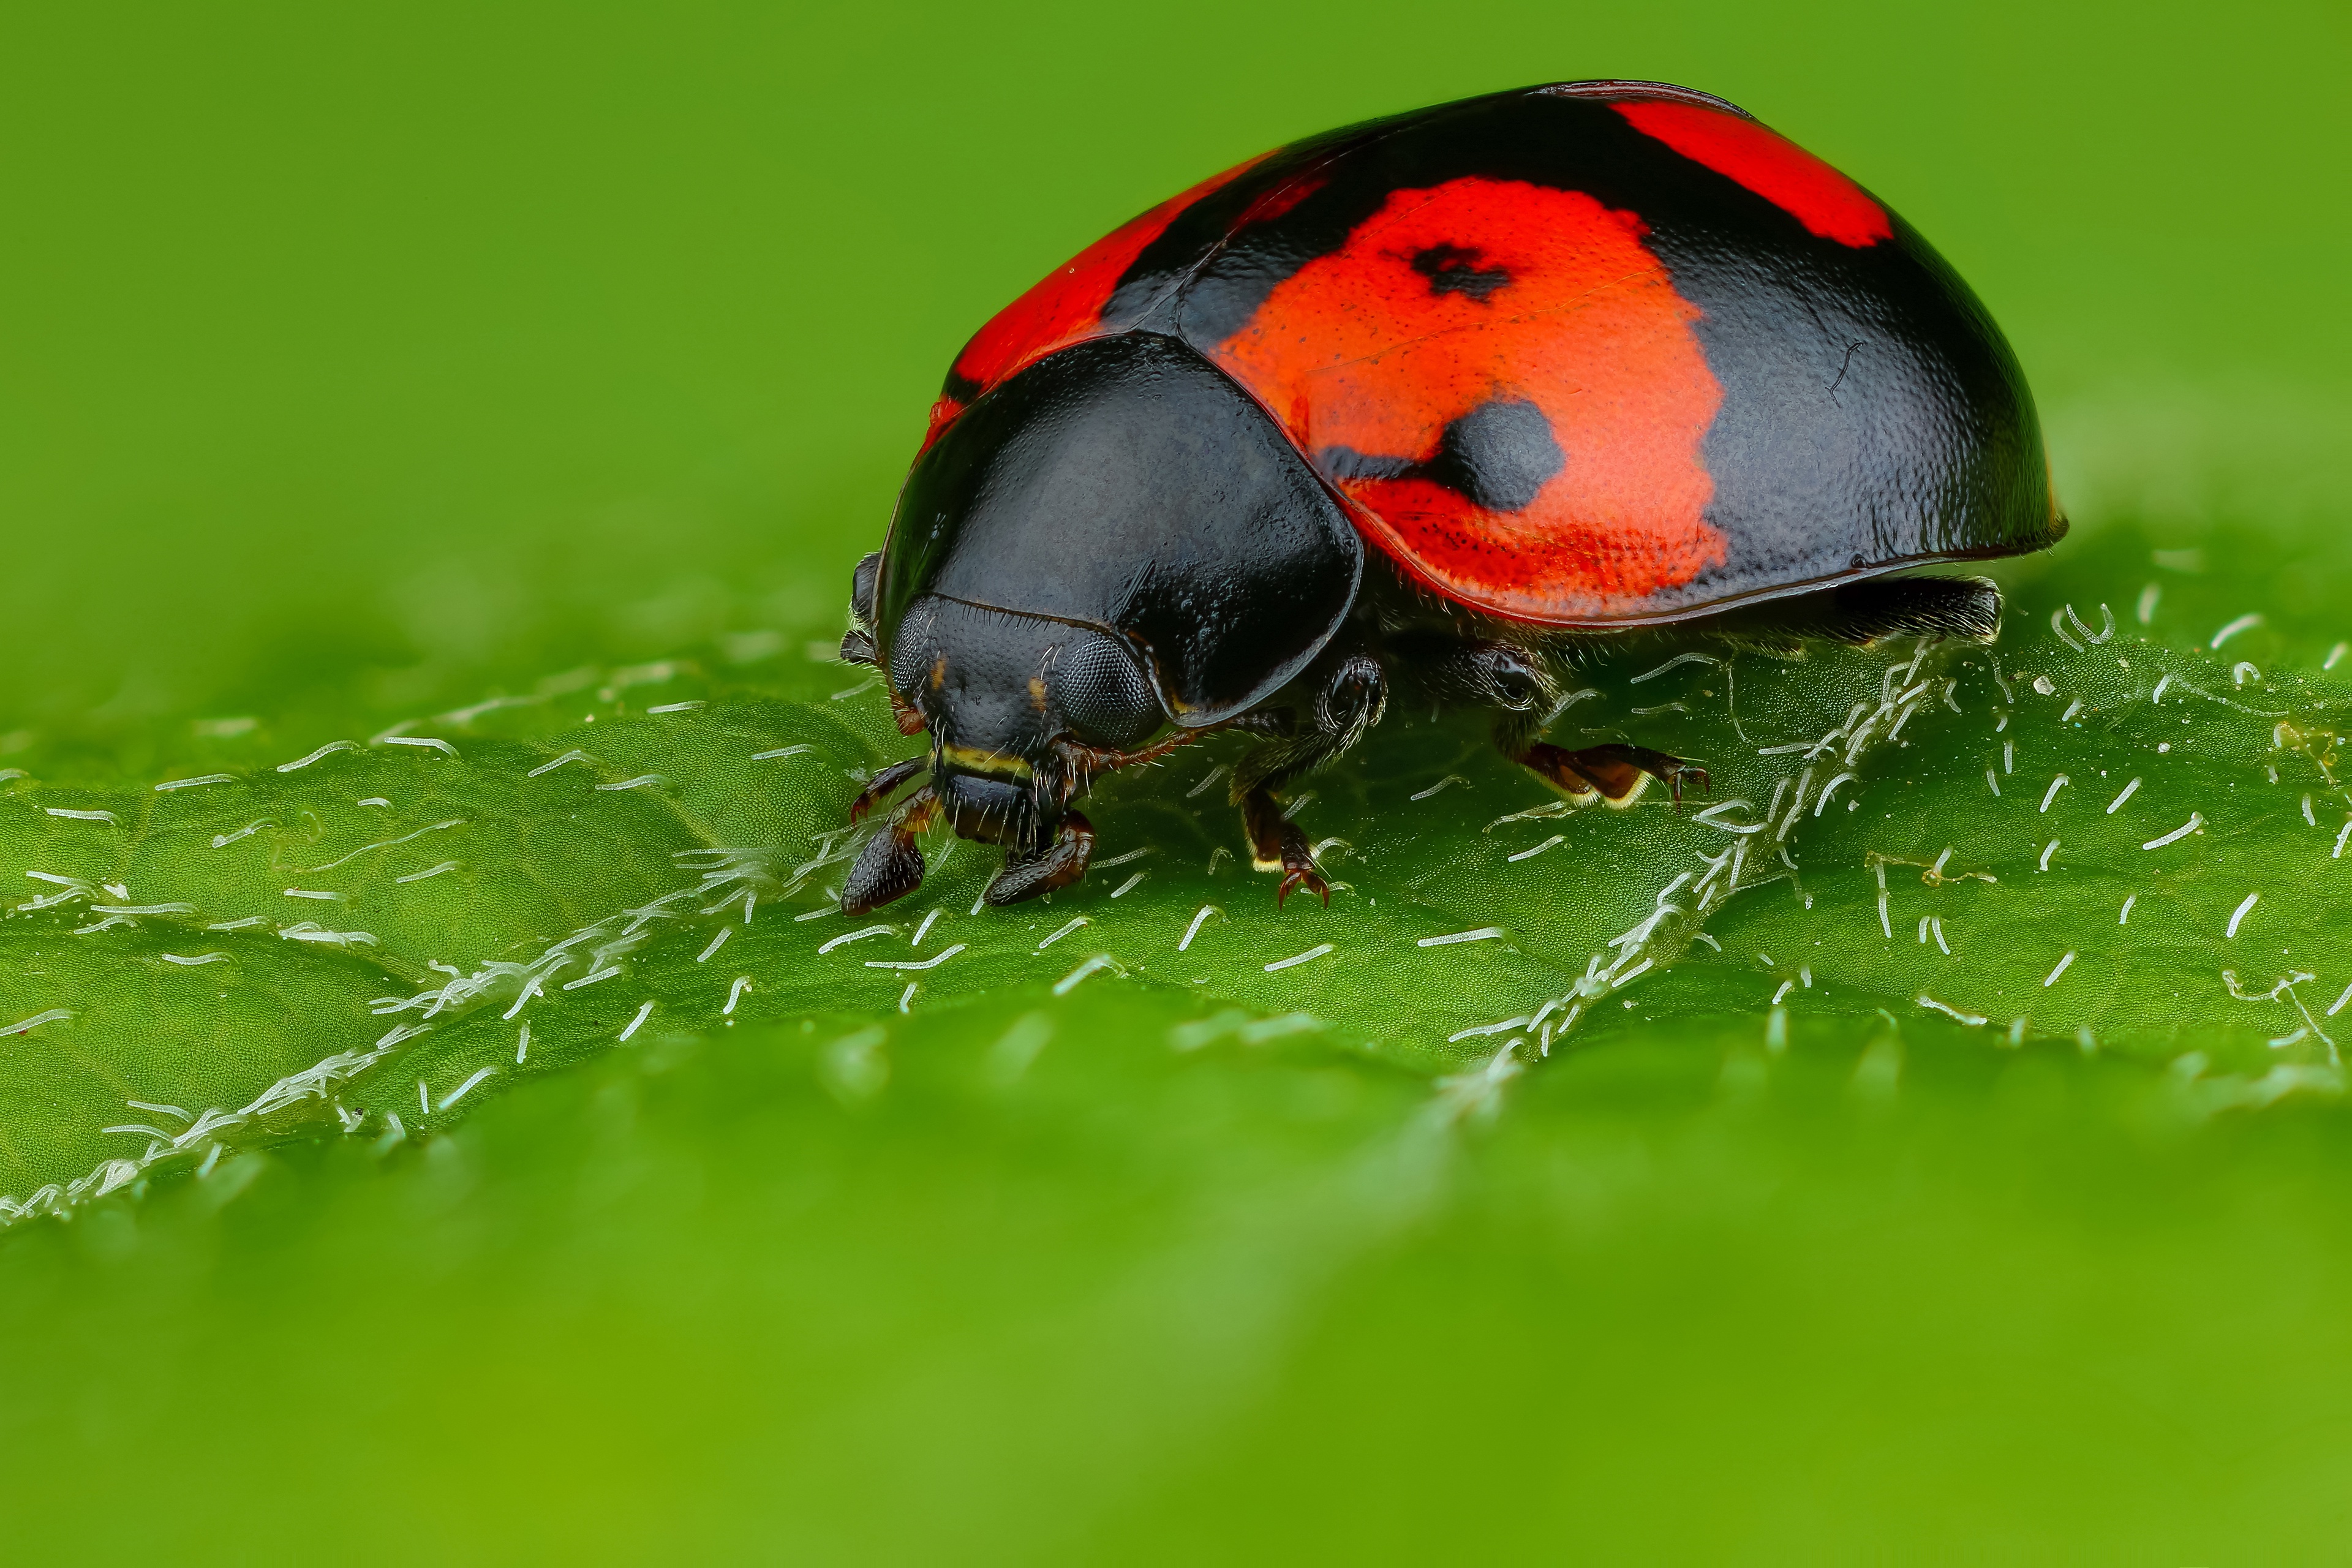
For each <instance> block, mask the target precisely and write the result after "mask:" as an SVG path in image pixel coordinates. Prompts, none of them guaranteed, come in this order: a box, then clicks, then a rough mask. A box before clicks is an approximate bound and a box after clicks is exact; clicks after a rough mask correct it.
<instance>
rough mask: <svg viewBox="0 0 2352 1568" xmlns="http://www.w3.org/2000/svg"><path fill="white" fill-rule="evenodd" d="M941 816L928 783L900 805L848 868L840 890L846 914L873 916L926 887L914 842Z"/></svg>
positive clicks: (936, 798) (843, 909)
mask: <svg viewBox="0 0 2352 1568" xmlns="http://www.w3.org/2000/svg"><path fill="white" fill-rule="evenodd" d="M939 814H940V797H939V796H938V795H934V794H932V793H931V788H930V786H929V784H925V785H924V786H923V787H922V788H921V789H919V790H917V791H916V792H915V793H914V794H912V795H908V797H907V798H906V799H905V800H902V801H900V802H899V803H898V810H896V811H894V812H892V813H891V814H890V822H889V825H888V826H886V827H884V828H883V829H882V831H881V832H879V833H877V834H876V835H875V836H874V837H871V838H869V839H867V840H866V848H865V850H864V851H863V852H862V853H860V854H859V856H858V857H857V863H856V865H854V866H852V867H851V868H849V879H848V880H847V881H845V882H844V883H843V884H842V887H841V912H842V913H843V914H845V915H849V916H851V917H853V918H855V917H856V916H858V915H866V914H871V913H873V912H874V911H875V910H878V909H880V908H881V907H882V906H883V905H884V904H887V903H888V902H889V901H890V900H893V899H903V898H905V897H906V896H907V895H908V893H911V892H913V891H914V890H915V889H917V888H919V887H921V886H922V885H923V852H922V851H921V850H920V849H919V848H917V847H915V839H916V837H918V836H919V835H920V834H921V833H922V831H923V830H924V829H925V828H927V827H929V826H930V825H931V823H932V821H933V820H934V819H936V818H937V817H938V816H939Z"/></svg>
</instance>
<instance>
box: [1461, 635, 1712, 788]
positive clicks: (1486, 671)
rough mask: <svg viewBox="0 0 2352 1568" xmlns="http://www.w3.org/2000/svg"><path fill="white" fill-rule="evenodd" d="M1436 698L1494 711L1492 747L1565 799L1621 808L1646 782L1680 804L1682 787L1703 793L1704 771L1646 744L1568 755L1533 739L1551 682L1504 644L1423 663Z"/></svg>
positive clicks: (1537, 660) (1546, 711)
mask: <svg viewBox="0 0 2352 1568" xmlns="http://www.w3.org/2000/svg"><path fill="white" fill-rule="evenodd" d="M1423 674H1424V676H1425V678H1426V679H1428V680H1429V682H1430V685H1431V686H1432V687H1433V689H1434V690H1435V692H1436V694H1437V695H1438V696H1439V697H1441V698H1444V699H1450V700H1454V701H1457V702H1464V701H1466V702H1470V703H1474V704H1476V705H1478V706H1480V707H1486V708H1492V709H1495V710H1496V720H1495V746H1496V750H1497V751H1500V752H1502V753H1503V755H1505V756H1507V757H1508V758H1510V759H1511V761H1513V762H1515V763H1518V764H1519V765H1520V766H1521V767H1523V768H1525V769H1527V770H1528V772H1529V773H1533V774H1535V775H1536V777H1538V778H1539V779H1541V780H1542V781H1543V782H1544V783H1545V784H1549V785H1550V786H1551V787H1552V788H1553V789H1556V790H1558V791H1559V793H1560V794H1562V795H1566V796H1568V797H1569V798H1570V800H1574V801H1579V802H1583V803H1591V802H1592V801H1596V800H1597V801H1601V802H1605V803H1606V804H1608V805H1612V806H1627V805H1633V803H1634V802H1635V801H1637V800H1639V799H1640V798H1641V797H1642V793H1643V791H1644V790H1645V789H1647V788H1648V787H1649V784H1650V781H1651V780H1652V779H1657V780H1658V781H1660V782H1661V783H1663V784H1664V785H1665V786H1666V789H1667V792H1668V794H1669V795H1670V796H1671V797H1672V799H1673V800H1674V802H1675V805H1681V804H1682V798H1683V786H1684V781H1685V780H1688V781H1690V782H1691V783H1692V784H1695V785H1696V787H1697V788H1698V789H1700V790H1701V791H1704V790H1706V788H1707V786H1708V781H1707V776H1706V769H1705V768H1702V767H1699V766H1697V765H1696V764H1695V763H1687V762H1685V761H1684V760H1683V759H1682V758H1680V757H1672V756H1668V755H1667V754H1666V753H1665V752H1654V751H1652V750H1650V749H1649V748H1648V747H1646V746H1633V745H1626V744H1622V743H1616V744H1611V745H1605V746H1587V747H1584V748H1582V749H1581V750H1579V751H1570V750H1569V749H1568V748H1566V747H1563V746H1555V745H1552V744H1550V743H1549V742H1544V741H1538V740H1537V739H1536V737H1537V736H1538V735H1539V734H1541V733H1542V732H1543V728H1544V725H1545V724H1546V723H1547V722H1548V721H1549V720H1550V719H1551V718H1552V716H1553V715H1554V714H1555V713H1557V712H1558V711H1559V703H1560V698H1561V693H1560V689H1559V680H1558V679H1555V678H1554V676H1553V675H1552V673H1551V671H1550V669H1549V668H1548V667H1547V666H1546V664H1545V662H1544V660H1543V659H1542V658H1541V657H1540V656H1539V655H1537V654H1535V653H1532V652H1529V651H1528V649H1525V648H1521V647H1515V646H1513V645H1512V644H1509V643H1505V642H1464V643H1457V644H1454V645H1453V646H1452V647H1447V648H1445V649H1444V650H1443V651H1442V652H1440V653H1438V654H1437V655H1436V657H1434V658H1430V659H1428V660H1427V661H1426V662H1425V663H1424V664H1423Z"/></svg>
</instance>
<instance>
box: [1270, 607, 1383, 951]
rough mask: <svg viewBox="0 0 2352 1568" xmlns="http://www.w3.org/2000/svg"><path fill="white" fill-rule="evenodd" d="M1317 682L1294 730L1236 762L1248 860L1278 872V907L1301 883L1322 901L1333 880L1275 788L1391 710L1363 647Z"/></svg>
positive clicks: (1320, 762)
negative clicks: (1304, 714)
mask: <svg viewBox="0 0 2352 1568" xmlns="http://www.w3.org/2000/svg"><path fill="white" fill-rule="evenodd" d="M1315 690H1316V696H1315V701H1314V706H1313V708H1312V710H1310V712H1309V713H1308V714H1307V720H1306V721H1305V722H1304V723H1296V724H1294V725H1293V726H1292V731H1291V733H1289V734H1286V735H1281V736H1278V737H1277V738H1276V739H1273V740H1269V741H1267V742H1264V743H1263V744H1261V745H1259V746H1258V747H1257V748H1256V749H1255V750H1254V751H1251V752H1248V753H1247V754H1245V755H1244V757H1243V758H1242V759H1241V761H1240V762H1238V763H1235V764H1234V787H1233V799H1234V805H1238V806H1240V807H1241V810H1242V830H1243V832H1244V834H1246V835H1247V837H1248V838H1249V845H1250V863H1251V865H1252V866H1253V867H1254V868H1255V869H1257V870H1260V871H1275V872H1279V873H1280V874H1281V877H1282V880H1281V881H1280V882H1279V883H1278V884H1276V888H1275V894H1274V900H1275V903H1276V907H1279V906H1280V905H1282V904H1283V903H1284V902H1285V901H1286V900H1288V899H1289V897H1290V895H1291V894H1292V893H1293V892H1295V891H1297V889H1301V888H1304V889H1306V890H1307V891H1308V892H1310V893H1312V894H1314V895H1315V896H1316V897H1317V898H1318V899H1320V900H1323V902H1324V903H1326V904H1328V903H1329V902H1330V901H1331V884H1330V883H1329V882H1328V881H1326V880H1325V879H1324V877H1323V871H1322V868H1320V867H1319V866H1318V865H1316V863H1315V854H1314V851H1313V850H1312V849H1310V848H1309V847H1307V835H1306V834H1305V833H1303V832H1301V831H1300V830H1299V826H1298V825H1297V823H1295V822H1293V821H1291V820H1290V816H1289V815H1288V813H1286V811H1284V810H1283V807H1282V802H1281V800H1280V798H1279V796H1278V795H1277V794H1276V792H1277V791H1279V790H1280V789H1282V788H1283V787H1284V786H1285V785H1286V784H1289V783H1290V782H1291V781H1292V780H1294V779H1297V778H1298V777H1300V776H1301V775H1303V774H1306V773H1312V772H1314V771H1315V770H1316V769H1318V768H1319V767H1322V766H1324V765H1325V764H1327V763H1329V762H1331V761H1332V760H1333V759H1334V758H1336V757H1338V756H1339V755H1340V754H1341V753H1342V752H1346V751H1347V750H1348V749H1349V747H1351V746H1353V745H1355V743H1356V742H1359V741H1360V740H1362V739H1363V738H1364V731H1367V730H1369V729H1370V728H1371V727H1372V726H1373V725H1375V724H1377V723H1379V722H1380V721H1381V714H1383V713H1385V712H1386V711H1387V710H1388V678H1387V675H1386V673H1385V672H1384V671H1383V670H1382V669H1381V664H1380V661H1379V660H1378V659H1376V658H1372V657H1371V656H1370V654H1367V653H1351V654H1348V655H1345V656H1344V657H1341V658H1338V659H1336V660H1335V661H1333V662H1332V663H1331V664H1330V665H1328V667H1326V668H1323V669H1322V670H1320V671H1318V679H1317V684H1316V688H1315Z"/></svg>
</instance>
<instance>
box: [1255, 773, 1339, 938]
mask: <svg viewBox="0 0 2352 1568" xmlns="http://www.w3.org/2000/svg"><path fill="white" fill-rule="evenodd" d="M1242 826H1243V827H1244V830H1246V831H1247V832H1248V834H1249V840H1250V863H1251V866H1252V868H1254V869H1256V870H1260V871H1279V872H1281V873H1282V880H1281V881H1280V882H1278V883H1276V886H1275V889H1274V907H1275V908H1276V909H1281V908H1283V907H1284V906H1285V905H1286V904H1287V903H1288V902H1289V900H1290V895H1291V894H1292V893H1293V892H1295V891H1297V889H1300V888H1304V889H1307V891H1308V892H1310V893H1313V894H1314V895H1315V896H1316V897H1317V898H1318V899H1321V900H1323V904H1324V907H1325V908H1327V909H1328V908H1329V907H1330V904H1331V884H1330V883H1328V882H1327V881H1325V880H1324V879H1323V868H1321V867H1319V866H1318V865H1316V864H1315V852H1314V851H1313V850H1312V849H1310V848H1309V847H1307V835H1306V834H1304V833H1302V832H1300V831H1299V830H1298V824H1297V823H1295V822H1293V821H1291V820H1290V818H1289V817H1287V816H1284V815H1283V811H1282V805H1281V803H1280V802H1279V801H1277V800H1276V799H1275V798H1274V796H1273V795H1271V794H1269V793H1267V791H1266V790H1265V789H1264V788H1258V789H1254V790H1252V791H1250V792H1249V793H1248V794H1247V795H1244V796H1243V797H1242Z"/></svg>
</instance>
